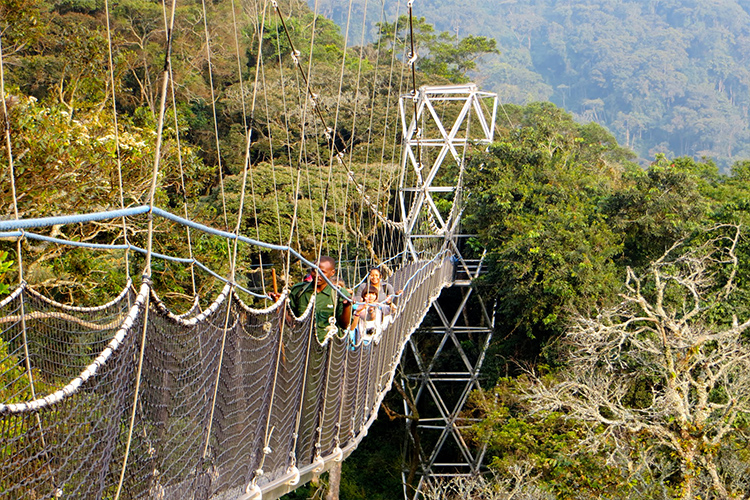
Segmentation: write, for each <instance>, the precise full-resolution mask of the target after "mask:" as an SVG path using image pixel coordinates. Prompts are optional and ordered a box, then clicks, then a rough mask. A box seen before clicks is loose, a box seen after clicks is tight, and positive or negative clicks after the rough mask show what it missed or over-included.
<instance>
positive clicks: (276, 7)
mask: <svg viewBox="0 0 750 500" xmlns="http://www.w3.org/2000/svg"><path fill="white" fill-rule="evenodd" d="M271 5H273V8H274V9H276V10H279V3H278V2H277V1H276V0H271Z"/></svg>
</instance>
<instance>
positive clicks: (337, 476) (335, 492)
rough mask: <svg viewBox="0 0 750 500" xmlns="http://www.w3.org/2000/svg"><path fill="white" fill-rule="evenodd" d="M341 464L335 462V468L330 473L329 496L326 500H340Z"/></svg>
mask: <svg viewBox="0 0 750 500" xmlns="http://www.w3.org/2000/svg"><path fill="white" fill-rule="evenodd" d="M341 464H342V462H334V463H333V467H331V470H329V471H328V495H326V500H339V486H341Z"/></svg>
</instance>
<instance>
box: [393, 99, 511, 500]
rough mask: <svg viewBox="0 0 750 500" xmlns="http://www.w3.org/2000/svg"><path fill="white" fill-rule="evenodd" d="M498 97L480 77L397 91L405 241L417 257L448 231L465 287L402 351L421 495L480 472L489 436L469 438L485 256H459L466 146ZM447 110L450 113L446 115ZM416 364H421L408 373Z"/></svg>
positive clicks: (411, 493) (458, 286)
mask: <svg viewBox="0 0 750 500" xmlns="http://www.w3.org/2000/svg"><path fill="white" fill-rule="evenodd" d="M497 107H498V100H497V94H494V93H490V92H482V91H480V90H479V89H478V88H477V86H476V85H475V84H466V85H454V86H439V87H422V88H420V89H419V91H418V92H417V93H416V94H410V95H406V96H402V97H401V99H400V101H399V109H400V112H401V121H402V126H403V137H404V144H403V154H402V164H401V179H400V184H399V203H400V208H401V214H402V218H403V222H404V228H405V237H406V242H405V246H406V250H407V253H409V254H410V255H411V258H417V256H418V255H419V253H420V252H421V251H422V249H423V247H424V246H425V245H430V244H432V245H434V244H435V243H436V241H441V243H442V245H444V247H445V248H448V249H450V250H451V251H452V252H453V254H454V256H455V272H454V281H453V287H452V288H453V289H454V290H453V292H452V293H453V294H454V295H456V294H460V297H461V299H460V300H457V299H455V298H448V299H447V300H446V304H443V305H441V303H440V300H438V301H436V302H435V303H433V306H432V311H433V312H434V315H435V316H436V317H437V318H439V324H437V325H436V326H432V327H423V328H421V329H420V330H418V331H417V332H416V333H415V335H413V336H412V337H411V338H410V339H409V341H408V344H407V348H406V350H405V352H404V355H403V357H402V361H401V365H402V367H403V368H402V370H403V371H404V372H403V374H402V377H401V380H400V384H401V388H402V390H403V393H404V394H410V398H411V401H406V400H404V412H405V415H406V417H407V418H406V422H407V424H406V425H407V429H406V438H405V446H404V453H405V457H406V455H407V454H409V453H418V455H419V470H417V471H416V474H414V473H415V471H413V470H406V468H405V469H404V471H403V472H402V482H403V484H404V498H406V499H409V500H411V499H417V498H420V497H421V496H423V492H424V491H425V490H426V489H427V488H428V487H429V485H430V483H431V482H433V481H436V480H443V479H450V478H454V477H460V476H474V475H478V474H480V472H481V469H482V462H483V460H484V455H485V452H486V444H481V443H480V444H478V445H477V444H475V443H469V442H467V441H466V439H465V438H464V436H463V434H462V430H465V429H467V428H468V427H470V426H471V425H473V424H474V423H476V422H477V419H473V418H471V417H467V416H466V415H464V410H465V408H466V403H467V402H468V400H469V396H470V394H471V392H472V391H474V390H476V389H479V388H480V385H479V378H480V373H481V369H482V365H483V364H484V361H485V357H486V353H487V349H488V347H489V345H490V343H491V341H492V332H493V327H494V325H493V321H492V318H493V314H491V311H488V309H487V305H486V303H485V301H484V300H483V299H482V297H480V296H479V294H478V293H477V291H476V290H475V289H474V288H473V287H472V281H473V280H474V279H475V278H477V277H478V276H479V274H480V273H481V271H482V267H483V259H478V260H466V259H464V257H463V256H462V254H461V251H460V248H461V247H462V245H461V244H460V241H461V239H462V238H466V237H467V236H468V235H464V234H461V232H460V219H461V214H462V212H463V205H462V194H463V193H462V184H463V175H464V170H465V162H466V154H467V149H468V148H469V147H471V146H475V147H476V146H478V147H486V146H488V145H489V144H490V143H491V142H492V141H493V140H494V132H495V125H494V124H495V119H496V116H497ZM446 109H449V111H447V112H446V111H445V110H446ZM450 110H452V111H450ZM488 115H489V116H488ZM446 118H448V119H452V120H453V122H452V123H451V124H447V125H446V124H445V123H444V121H445V120H446ZM474 123H478V125H479V126H478V127H476V126H472V125H473V124H474ZM477 131H478V132H477ZM448 204H449V205H450V209H449V210H448V209H447V208H446V205H448ZM440 208H442V210H441V209H440ZM446 293H448V291H447V290H444V291H443V294H446ZM456 302H458V303H456ZM448 307H450V310H449V309H448ZM467 308H471V310H472V312H473V314H468V309H467ZM477 311H480V313H479V314H476V313H477ZM467 339H471V340H470V342H471V343H472V344H474V345H475V346H476V347H477V348H478V351H477V352H476V353H475V355H474V356H470V355H469V353H468V352H467V350H466V349H465V348H464V342H466V341H467ZM410 366H411V367H416V369H415V370H414V371H413V372H411V373H409V372H408V370H409V368H408V367H410ZM445 366H448V367H449V368H451V369H444V367H445ZM456 366H457V367H456ZM415 434H417V435H418V436H416V437H415ZM428 436H431V439H430V438H429V437H428ZM410 476H415V477H410Z"/></svg>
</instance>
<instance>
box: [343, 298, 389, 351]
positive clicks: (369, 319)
mask: <svg viewBox="0 0 750 500" xmlns="http://www.w3.org/2000/svg"><path fill="white" fill-rule="evenodd" d="M361 297H362V301H363V302H364V304H363V305H362V306H361V307H360V308H359V309H358V311H357V314H356V315H355V316H354V319H353V320H352V325H351V326H350V327H349V329H350V330H351V331H353V332H354V339H352V344H353V345H357V344H358V343H359V339H363V340H364V341H365V344H369V343H370V341H372V340H373V338H375V341H376V343H377V341H378V340H379V339H380V337H379V335H378V334H380V333H381V332H382V331H383V328H385V327H386V325H387V324H388V322H389V321H390V314H391V306H390V305H388V304H385V303H379V302H377V300H378V289H377V288H375V287H374V286H371V287H369V288H365V289H364V290H362V293H361Z"/></svg>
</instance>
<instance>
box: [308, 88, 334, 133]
mask: <svg viewBox="0 0 750 500" xmlns="http://www.w3.org/2000/svg"><path fill="white" fill-rule="evenodd" d="M310 105H311V106H312V107H313V108H317V107H318V94H314V93H313V94H310ZM329 128H330V127H329Z"/></svg>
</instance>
